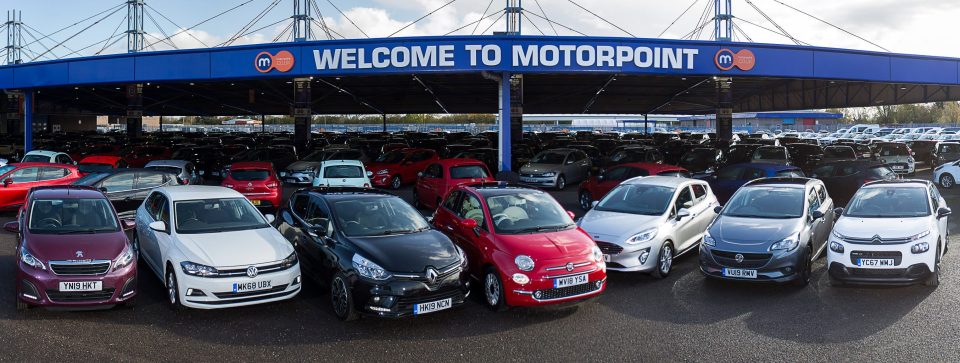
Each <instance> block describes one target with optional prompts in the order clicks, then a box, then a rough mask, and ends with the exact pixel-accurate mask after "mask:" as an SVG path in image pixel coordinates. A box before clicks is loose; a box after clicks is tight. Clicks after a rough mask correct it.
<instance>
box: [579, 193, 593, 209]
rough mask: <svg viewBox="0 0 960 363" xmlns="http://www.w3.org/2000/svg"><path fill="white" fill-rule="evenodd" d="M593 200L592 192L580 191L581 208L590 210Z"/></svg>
mask: <svg viewBox="0 0 960 363" xmlns="http://www.w3.org/2000/svg"><path fill="white" fill-rule="evenodd" d="M592 202H593V200H592V198H590V193H588V192H583V193H580V209H583V210H590V207H591V204H592Z"/></svg>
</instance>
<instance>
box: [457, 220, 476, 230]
mask: <svg viewBox="0 0 960 363" xmlns="http://www.w3.org/2000/svg"><path fill="white" fill-rule="evenodd" d="M460 225H461V226H463V228H466V229H477V227H478V226H479V225H477V221H475V220H473V219H471V218H467V219H464V220H463V221H462V222H460Z"/></svg>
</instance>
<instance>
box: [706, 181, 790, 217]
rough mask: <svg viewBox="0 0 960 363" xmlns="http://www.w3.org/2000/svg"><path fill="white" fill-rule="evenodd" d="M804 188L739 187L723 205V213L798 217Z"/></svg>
mask: <svg viewBox="0 0 960 363" xmlns="http://www.w3.org/2000/svg"><path fill="white" fill-rule="evenodd" d="M804 200H805V195H804V189H803V188H788V187H766V186H762V187H760V186H758V187H747V188H740V190H738V191H737V193H736V194H734V195H733V198H732V199H730V201H729V202H727V205H726V206H724V209H723V215H724V216H727V217H742V218H799V217H800V216H802V215H803V206H804Z"/></svg>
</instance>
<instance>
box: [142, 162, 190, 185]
mask: <svg viewBox="0 0 960 363" xmlns="http://www.w3.org/2000/svg"><path fill="white" fill-rule="evenodd" d="M144 168H146V169H155V170H160V171H165V172H168V173H171V174H174V175H176V176H177V179H179V181H180V183H181V184H190V185H202V184H203V177H202V176H200V171H199V170H197V167H196V166H194V165H193V163H192V162H189V161H186V160H154V161H151V162H149V163H147V165H146V166H144Z"/></svg>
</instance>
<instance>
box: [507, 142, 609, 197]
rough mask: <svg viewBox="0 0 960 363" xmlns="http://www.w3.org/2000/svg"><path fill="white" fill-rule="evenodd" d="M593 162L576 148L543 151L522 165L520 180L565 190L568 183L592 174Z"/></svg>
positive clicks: (578, 180)
mask: <svg viewBox="0 0 960 363" xmlns="http://www.w3.org/2000/svg"><path fill="white" fill-rule="evenodd" d="M592 168H593V162H592V161H590V158H589V157H587V154H586V153H584V152H583V151H580V150H575V149H552V150H547V151H543V152H541V153H539V154H537V155H536V156H534V157H533V158H531V159H530V161H529V162H527V164H525V165H523V166H522V167H520V182H521V183H525V184H530V185H535V186H540V187H548V188H556V189H558V190H563V188H566V186H567V183H579V182H581V181H583V180H586V179H587V177H589V176H590V169H592Z"/></svg>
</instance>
